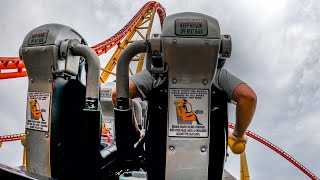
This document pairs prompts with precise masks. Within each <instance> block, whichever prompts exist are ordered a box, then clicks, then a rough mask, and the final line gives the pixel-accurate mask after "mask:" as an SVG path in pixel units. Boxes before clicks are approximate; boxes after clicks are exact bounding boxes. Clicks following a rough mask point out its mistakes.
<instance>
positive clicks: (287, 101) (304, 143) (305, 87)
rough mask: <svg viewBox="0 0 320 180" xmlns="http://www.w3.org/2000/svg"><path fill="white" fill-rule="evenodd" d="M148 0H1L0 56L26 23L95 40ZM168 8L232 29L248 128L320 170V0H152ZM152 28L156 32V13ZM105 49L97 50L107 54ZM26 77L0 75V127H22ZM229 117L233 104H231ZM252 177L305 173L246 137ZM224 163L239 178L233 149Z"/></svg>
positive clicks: (16, 42) (8, 155)
mask: <svg viewBox="0 0 320 180" xmlns="http://www.w3.org/2000/svg"><path fill="white" fill-rule="evenodd" d="M146 2H147V1H132V0H121V1H120V0H94V1H86V0H78V1H71V0H55V1H53V0H51V1H48V0H47V1H45V0H32V1H23V0H20V1H18V0H2V1H1V5H0V56H15V57H16V56H18V49H19V47H20V45H21V43H22V41H23V39H24V37H25V35H26V34H27V33H28V32H29V31H30V30H32V29H33V28H35V27H37V26H40V25H43V24H47V23H59V24H64V25H68V26H70V27H73V28H74V29H76V30H77V31H78V32H79V33H80V34H82V36H83V37H85V39H86V40H87V41H88V43H89V45H94V44H97V43H99V42H101V41H103V40H105V39H107V38H108V37H110V36H112V35H113V34H114V33H116V32H117V31H118V30H120V29H121V28H122V27H123V26H124V25H125V24H126V23H127V22H128V21H129V20H130V19H131V18H132V17H133V16H134V15H135V13H136V12H137V11H138V10H139V9H140V8H141V7H142V6H143V5H144V4H145V3H146ZM159 2H160V3H161V4H162V5H163V6H164V7H165V8H166V12H167V15H170V14H173V13H177V12H184V11H193V12H200V13H204V14H207V15H210V16H213V17H215V18H217V19H218V21H219V23H220V27H221V32H222V33H224V34H230V35H231V36H232V44H233V50H232V57H231V58H230V59H228V61H227V63H226V66H225V68H227V69H228V70H229V71H230V72H232V73H233V74H235V75H237V76H238V77H239V78H241V79H242V80H244V81H246V82H247V83H248V84H249V85H250V86H251V87H252V88H253V89H254V90H255V91H256V93H257V95H258V106H257V110H256V115H255V117H254V119H253V121H252V125H251V126H250V128H249V129H250V130H251V131H253V132H255V133H257V134H259V135H260V136H262V137H264V138H266V139H268V140H269V141H271V142H272V143H274V144H276V145H277V146H279V147H280V148H282V149H283V150H285V151H286V152H287V153H289V154H290V155H292V156H293V157H294V158H296V159H297V160H298V161H299V162H301V163H302V164H303V165H305V166H306V167H307V168H308V169H310V170H311V171H312V172H313V173H315V174H316V175H317V176H318V177H320V155H319V151H320V131H319V127H320V111H319V107H320V80H318V79H317V77H319V75H320V62H319V60H320V58H319V55H320V51H319V50H320V1H318V0H264V1H262V0H258V1H257V0H238V1H231V0H223V1H222V0H221V1H218V0H197V1H196V0H184V1H172V0H163V1H159ZM153 31H154V32H160V28H159V20H158V18H157V19H156V20H155V23H154V29H153ZM110 55H111V54H110V53H108V54H107V55H105V56H102V57H101V61H102V64H105V63H106V62H107V60H108V59H107V57H109V56H110ZM26 94H27V78H19V79H11V80H0V135H7V134H13V133H21V132H24V128H25V114H26V113H25V110H26ZM230 121H232V122H234V107H233V106H230ZM247 158H248V163H249V169H250V176H251V178H252V179H258V180H269V179H274V180H278V179H279V180H283V179H294V180H301V179H308V178H307V177H306V176H305V175H304V174H302V173H301V172H300V171H299V170H298V169H297V168H295V167H294V166H293V165H291V164H290V163H289V162H287V161H286V160H284V159H283V158H282V157H280V156H279V155H278V154H276V153H274V152H272V151H271V150H269V149H268V148H266V147H265V146H263V145H261V144H260V143H257V142H255V141H254V140H253V139H249V142H248V147H247ZM21 162H22V146H21V144H20V142H10V143H5V144H3V146H2V148H1V149H0V163H4V164H8V165H11V166H18V165H21ZM226 169H227V170H228V171H229V172H230V173H231V174H233V175H234V176H235V177H237V178H239V157H238V156H235V155H231V156H230V157H229V158H228V162H227V164H226Z"/></svg>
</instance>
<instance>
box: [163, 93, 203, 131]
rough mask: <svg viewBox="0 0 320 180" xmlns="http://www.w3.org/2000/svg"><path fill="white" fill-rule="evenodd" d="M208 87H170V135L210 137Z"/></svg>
mask: <svg viewBox="0 0 320 180" xmlns="http://www.w3.org/2000/svg"><path fill="white" fill-rule="evenodd" d="M208 93H209V90H207V89H170V94H169V98H170V104H169V123H168V125H169V136H171V137H208V126H209V114H208V103H209V102H208V98H209V96H208Z"/></svg>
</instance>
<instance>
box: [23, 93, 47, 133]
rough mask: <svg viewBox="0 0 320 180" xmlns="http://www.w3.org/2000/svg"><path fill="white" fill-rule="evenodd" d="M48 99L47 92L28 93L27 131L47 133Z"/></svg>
mask: <svg viewBox="0 0 320 180" xmlns="http://www.w3.org/2000/svg"><path fill="white" fill-rule="evenodd" d="M50 97H51V96H50V93H49V92H28V99H27V124H26V128H27V129H34V130H38V131H44V132H48V122H49V113H50V109H49V108H50Z"/></svg>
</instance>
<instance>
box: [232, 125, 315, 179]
mask: <svg viewBox="0 0 320 180" xmlns="http://www.w3.org/2000/svg"><path fill="white" fill-rule="evenodd" d="M234 126H235V125H234V124H233V123H229V128H231V129H234ZM246 135H247V136H249V137H251V138H252V139H254V140H256V141H258V142H260V143H262V144H263V145H265V146H267V147H268V148H270V149H272V150H273V151H274V152H276V153H278V154H279V155H280V156H282V157H283V158H285V159H286V160H288V161H289V162H290V163H291V164H293V165H294V166H296V167H297V168H298V169H300V170H301V171H302V172H303V173H304V174H305V175H307V176H308V177H309V178H311V179H314V180H319V178H317V177H316V175H315V174H313V173H312V172H311V171H309V170H308V169H307V168H306V167H304V166H303V165H302V164H301V163H299V162H298V161H297V160H295V159H294V158H293V157H292V156H290V155H289V154H288V153H286V152H284V151H283V150H282V149H280V148H279V147H278V146H276V145H274V144H272V143H271V142H270V141H268V140H266V139H265V138H263V137H261V136H259V135H257V134H255V133H253V132H252V131H246Z"/></svg>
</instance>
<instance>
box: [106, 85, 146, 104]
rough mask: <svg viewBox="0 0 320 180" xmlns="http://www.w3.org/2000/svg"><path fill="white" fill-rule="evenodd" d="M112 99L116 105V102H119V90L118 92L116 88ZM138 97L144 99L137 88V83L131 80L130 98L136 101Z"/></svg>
mask: <svg viewBox="0 0 320 180" xmlns="http://www.w3.org/2000/svg"><path fill="white" fill-rule="evenodd" d="M111 97H112V102H113V104H114V105H115V104H116V102H117V90H116V87H113V88H112V93H111ZM136 97H142V95H141V94H140V92H139V91H138V89H137V86H136V85H135V83H134V82H133V81H132V80H131V79H130V80H129V98H130V99H134V98H136ZM130 104H131V103H130Z"/></svg>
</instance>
